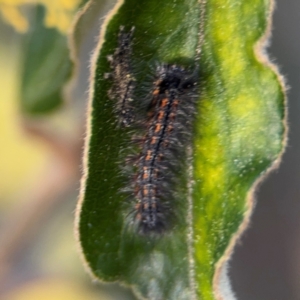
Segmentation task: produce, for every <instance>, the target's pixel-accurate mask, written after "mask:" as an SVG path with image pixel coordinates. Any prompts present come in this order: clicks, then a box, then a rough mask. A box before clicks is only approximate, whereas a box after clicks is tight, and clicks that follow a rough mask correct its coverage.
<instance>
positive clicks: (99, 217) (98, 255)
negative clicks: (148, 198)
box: [77, 0, 285, 300]
mask: <svg viewBox="0 0 300 300" xmlns="http://www.w3.org/2000/svg"><path fill="white" fill-rule="evenodd" d="M270 17H271V2H270V1H266V0H253V1H247V0H207V1H206V2H204V1H203V2H200V1H197V0H177V1H173V0H165V1H157V0H145V1H143V2H141V1H139V0H125V1H124V3H123V4H122V5H118V6H117V7H116V9H115V12H114V14H113V16H112V17H111V18H110V19H109V21H108V23H107V26H106V28H104V29H103V31H102V33H103V35H102V38H103V40H101V41H99V46H98V48H97V50H96V53H95V56H94V61H93V68H92V74H93V76H94V80H93V81H92V83H91V93H90V111H89V112H90V116H89V120H88V127H89V129H88V138H87V142H86V150H85V177H84V180H83V186H82V191H81V199H80V202H79V206H78V211H77V228H78V234H79V241H80V243H81V248H82V253H83V256H84V258H85V261H86V263H87V265H88V267H89V269H90V270H91V272H92V273H93V274H94V276H96V277H98V278H99V279H100V280H104V281H121V282H123V283H126V284H129V285H133V286H134V287H135V290H136V291H138V293H139V294H140V295H142V296H143V297H145V298H147V299H201V300H210V299H214V298H217V299H222V298H221V296H220V293H221V292H220V290H219V280H220V276H221V275H220V274H221V273H222V272H223V273H224V268H225V265H223V264H222V262H223V261H225V260H226V258H228V256H229V255H230V253H231V248H232V245H233V243H231V247H230V248H228V250H227V252H226V251H225V250H226V248H227V247H228V245H229V244H230V242H231V240H232V238H233V237H235V236H234V233H235V232H237V230H238V228H239V227H240V226H242V227H243V228H245V227H246V223H245V222H246V221H244V224H243V225H241V224H242V222H243V218H244V215H245V213H246V212H247V207H248V215H249V212H250V208H251V204H250V205H248V206H247V204H246V198H247V195H248V200H249V201H248V202H249V203H251V201H253V200H252V192H250V191H251V187H253V185H254V183H255V182H257V180H258V178H259V177H260V176H261V174H263V173H264V172H266V170H267V169H268V168H269V167H270V166H271V165H272V164H273V163H274V162H275V161H276V160H277V159H278V157H279V154H280V152H281V151H283V146H284V133H285V126H284V122H283V120H284V111H285V109H284V91H283V84H282V83H281V82H280V79H279V77H278V75H277V74H276V71H274V70H275V68H274V67H273V66H271V65H270V64H269V63H267V60H266V58H265V57H264V56H263V54H262V52H261V51H259V50H258V49H259V48H260V47H259V46H261V44H262V42H263V37H264V36H265V34H266V33H267V31H268V29H269V26H270ZM120 26H124V28H125V29H124V30H125V31H127V32H129V31H130V30H131V28H132V27H134V28H135V30H134V33H133V41H132V64H133V68H132V69H133V74H131V76H132V77H133V78H134V79H135V80H136V85H135V89H136V90H137V92H136V93H135V94H134V95H135V96H134V97H136V98H138V97H139V96H138V95H141V94H143V93H142V91H143V90H144V89H147V88H148V89H149V93H151V91H153V87H150V88H149V87H147V84H146V87H145V82H146V83H147V78H148V76H149V75H148V74H151V72H153V69H155V66H157V65H159V64H176V65H180V66H182V67H184V68H190V69H196V70H197V66H199V70H200V71H199V72H200V74H199V76H198V86H199V97H198V98H199V99H198V101H197V103H196V106H195V110H196V112H197V114H196V121H195V123H194V129H193V130H192V133H193V135H192V141H191V142H190V144H188V145H186V148H187V151H188V152H189V155H188V156H186V157H185V162H184V166H185V168H184V169H182V170H181V174H180V175H175V176H177V177H178V179H179V182H180V184H179V186H178V187H177V186H176V187H173V188H174V189H176V191H177V197H178V199H180V201H175V202H174V203H172V209H173V210H174V211H176V212H180V213H177V215H179V214H180V215H181V217H180V218H177V219H176V222H177V223H176V226H174V227H173V228H172V229H171V230H170V231H169V232H168V233H167V234H163V235H162V236H160V237H159V238H151V237H149V236H147V235H139V234H137V233H134V232H131V231H128V230H127V229H126V227H127V223H126V222H125V221H124V220H126V218H128V210H126V208H125V207H126V205H125V206H124V203H125V204H126V203H127V206H128V205H129V206H130V205H131V204H130V203H131V202H129V201H128V199H126V196H125V195H124V193H122V192H120V191H121V190H122V188H124V187H125V186H126V185H128V181H129V178H126V176H124V174H123V173H122V172H121V171H120V168H121V165H124V164H126V163H125V160H124V157H126V153H130V147H131V145H130V139H131V135H132V132H131V130H127V129H126V128H125V129H124V128H120V127H119V126H117V125H116V124H117V119H118V116H117V115H116V113H115V106H116V103H115V102H114V101H112V100H111V99H110V98H109V90H110V89H111V87H112V80H111V79H109V78H107V75H106V74H107V73H109V72H111V68H110V64H109V62H108V60H107V56H108V55H112V54H113V53H114V52H115V51H116V48H117V45H118V34H119V32H120ZM259 41H260V43H259V44H258V42H259ZM100 46H101V47H100ZM200 49H201V53H200V56H199V50H200ZM150 77H151V76H150ZM136 101H143V99H140V100H139V99H138V100H136ZM191 117H192V115H191ZM128 203H129V204H128ZM132 209H133V210H134V205H133V204H132ZM242 227H241V228H242ZM241 231H242V230H240V232H241ZM222 257H223V259H222ZM218 262H219V264H218ZM216 266H218V268H217V272H216ZM213 284H214V285H215V289H213ZM214 295H215V296H214Z"/></svg>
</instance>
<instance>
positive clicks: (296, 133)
mask: <svg viewBox="0 0 300 300" xmlns="http://www.w3.org/2000/svg"><path fill="white" fill-rule="evenodd" d="M276 2H277V5H276V9H275V13H274V19H273V34H272V37H271V45H270V47H269V48H268V53H269V54H270V56H271V58H272V60H273V61H274V62H276V64H278V66H279V69H280V71H281V73H282V74H283V75H285V77H286V81H287V84H288V87H289V91H288V123H289V142H288V147H287V148H286V151H285V153H284V155H283V158H282V163H281V165H280V166H279V168H278V169H277V170H275V171H273V172H272V173H271V174H270V176H269V177H268V178H267V179H266V180H265V181H264V182H263V184H261V186H260V188H259V190H258V191H257V193H256V195H257V196H256V200H257V204H256V207H255V210H254V213H253V216H252V219H251V226H250V228H249V229H248V230H247V231H246V232H245V233H244V235H243V237H242V239H241V242H240V244H239V245H238V246H237V247H236V250H235V253H234V255H233V260H232V262H231V269H230V276H231V280H232V286H233V290H234V291H235V293H236V296H237V299H238V300H254V299H255V300H299V299H300V117H299V115H300V1H299V0H277V1H276Z"/></svg>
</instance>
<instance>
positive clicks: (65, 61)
mask: <svg viewBox="0 0 300 300" xmlns="http://www.w3.org/2000/svg"><path fill="white" fill-rule="evenodd" d="M32 13H33V14H32V19H31V24H30V30H29V32H28V33H27V34H26V36H25V38H24V44H25V46H24V53H23V66H22V67H23V72H22V75H21V78H22V80H21V91H20V92H21V108H22V110H23V112H25V113H27V114H45V113H48V112H51V111H53V110H54V109H56V108H57V107H59V106H60V105H61V104H62V102H63V95H62V89H63V86H64V85H65V84H66V82H67V80H68V79H69V77H70V75H71V68H72V63H71V60H70V58H69V49H68V44H67V37H66V35H64V34H62V33H60V32H59V31H58V30H57V29H55V28H47V27H45V26H44V22H43V20H44V16H45V8H44V7H43V6H40V5H39V6H37V7H36V9H35V10H33V12H32Z"/></svg>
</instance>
